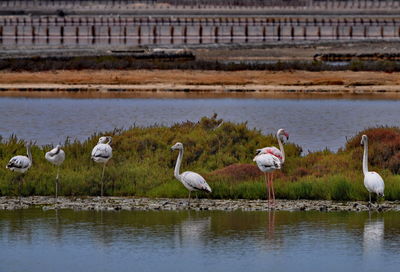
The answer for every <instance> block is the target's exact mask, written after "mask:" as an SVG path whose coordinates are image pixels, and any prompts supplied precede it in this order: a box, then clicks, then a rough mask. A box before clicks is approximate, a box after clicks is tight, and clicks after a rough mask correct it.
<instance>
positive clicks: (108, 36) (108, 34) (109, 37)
mask: <svg viewBox="0 0 400 272" xmlns="http://www.w3.org/2000/svg"><path fill="white" fill-rule="evenodd" d="M107 42H108V44H111V26H110V25H109V26H108V27H107Z"/></svg>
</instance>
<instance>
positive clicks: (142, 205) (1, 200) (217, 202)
mask: <svg viewBox="0 0 400 272" xmlns="http://www.w3.org/2000/svg"><path fill="white" fill-rule="evenodd" d="M367 205H368V203H367V202H363V201H348V202H343V201H331V200H305V199H300V200H284V199H277V200H276V207H275V209H273V210H276V211H321V212H338V211H352V212H364V211H370V209H369V208H368V206H367ZM27 208H42V210H44V211H45V210H58V209H71V210H75V211H120V210H123V211H180V210H195V211H269V210H271V209H270V208H268V201H266V200H245V199H238V200H231V199H192V200H191V202H190V206H188V202H187V199H181V198H176V199H175V198H139V197H103V198H100V197H59V198H58V200H57V202H55V199H54V197H49V196H32V197H23V198H22V199H21V204H19V200H18V198H17V197H4V196H3V197H0V210H21V209H27ZM371 211H379V212H381V211H383V212H385V211H400V201H384V202H383V203H381V204H380V205H379V208H376V207H373V208H372V209H371Z"/></svg>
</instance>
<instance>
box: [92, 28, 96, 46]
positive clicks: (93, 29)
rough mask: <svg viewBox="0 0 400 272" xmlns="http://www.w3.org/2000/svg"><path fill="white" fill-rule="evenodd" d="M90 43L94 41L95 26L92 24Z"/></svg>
mask: <svg viewBox="0 0 400 272" xmlns="http://www.w3.org/2000/svg"><path fill="white" fill-rule="evenodd" d="M91 36H92V44H95V43H96V27H95V25H92V27H91Z"/></svg>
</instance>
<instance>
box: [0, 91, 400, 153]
mask: <svg viewBox="0 0 400 272" xmlns="http://www.w3.org/2000/svg"><path fill="white" fill-rule="evenodd" d="M213 113H218V115H219V116H220V117H222V118H224V119H226V120H230V121H234V122H248V125H249V127H251V128H253V127H255V128H258V129H261V130H262V131H263V132H264V133H274V132H275V131H276V130H277V129H279V128H281V127H283V128H286V130H287V131H289V133H290V140H291V141H293V142H295V143H297V144H299V145H301V146H302V147H303V148H304V150H305V151H307V150H319V149H323V148H325V147H328V148H329V149H332V150H336V149H338V148H339V147H341V146H343V145H344V144H345V142H346V137H352V136H354V135H355V134H356V133H357V132H359V131H360V130H362V129H364V128H367V127H372V126H383V125H389V126H392V125H393V126H400V100H346V99H259V98H258V99H228V98H224V99H221V98H218V99H127V98H125V99H64V98H63V99H50V98H45V99H38V98H0V135H2V136H3V137H8V136H9V135H11V134H12V133H14V134H16V135H17V136H18V137H21V138H23V139H26V140H34V141H36V142H37V143H38V144H57V143H59V142H63V141H64V140H65V138H66V137H67V136H70V137H72V139H74V138H76V139H78V140H84V139H86V138H87V137H88V136H90V135H92V134H93V133H94V132H103V131H107V130H113V129H114V128H128V127H130V126H133V125H138V126H149V125H154V124H163V125H171V124H173V123H176V122H181V121H186V120H191V121H198V120H199V119H200V118H201V117H202V116H211V115H212V114H213Z"/></svg>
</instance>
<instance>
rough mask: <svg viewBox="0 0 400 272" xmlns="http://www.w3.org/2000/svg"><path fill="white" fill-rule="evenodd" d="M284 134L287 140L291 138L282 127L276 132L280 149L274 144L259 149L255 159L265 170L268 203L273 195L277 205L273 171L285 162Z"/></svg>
mask: <svg viewBox="0 0 400 272" xmlns="http://www.w3.org/2000/svg"><path fill="white" fill-rule="evenodd" d="M282 136H285V137H286V140H289V134H288V133H287V132H286V131H285V130H284V129H282V128H281V129H280V130H278V132H277V133H276V138H277V139H278V144H279V148H280V150H279V149H278V148H276V147H274V146H273V147H264V148H261V149H257V153H256V156H255V157H254V159H253V161H255V162H256V163H257V166H258V168H259V169H260V170H261V171H262V172H264V176H265V183H266V186H267V189H268V205H270V202H271V196H272V204H273V205H275V192H274V176H273V173H271V172H273V171H275V170H276V169H281V168H282V166H283V164H284V163H285V151H284V150H283V144H282V140H281V137H282Z"/></svg>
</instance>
